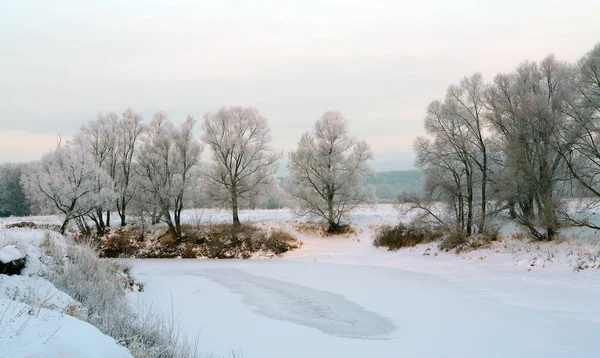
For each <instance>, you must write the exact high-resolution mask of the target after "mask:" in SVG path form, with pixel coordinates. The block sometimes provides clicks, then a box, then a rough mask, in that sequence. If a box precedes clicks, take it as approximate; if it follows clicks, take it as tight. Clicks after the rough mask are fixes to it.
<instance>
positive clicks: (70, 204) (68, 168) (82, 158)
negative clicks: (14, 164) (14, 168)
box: [22, 143, 114, 233]
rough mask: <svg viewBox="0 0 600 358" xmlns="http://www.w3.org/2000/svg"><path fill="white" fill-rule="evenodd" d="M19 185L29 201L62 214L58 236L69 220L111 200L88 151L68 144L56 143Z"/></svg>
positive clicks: (105, 181) (105, 177) (107, 181)
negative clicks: (21, 185) (53, 148)
mask: <svg viewBox="0 0 600 358" xmlns="http://www.w3.org/2000/svg"><path fill="white" fill-rule="evenodd" d="M22 183H23V187H24V188H25V191H26V193H27V196H28V198H29V199H30V200H31V201H33V202H36V203H38V205H40V207H42V208H44V209H46V210H51V209H53V208H54V209H55V210H58V211H60V212H61V213H63V215H64V220H63V223H62V225H61V227H60V232H61V233H64V232H65V230H66V228H67V225H68V224H69V222H70V221H71V220H73V219H81V218H83V217H84V216H86V215H88V214H90V213H91V212H93V211H94V210H96V208H98V207H102V206H104V205H107V204H108V203H110V202H111V201H112V200H114V192H113V191H112V188H113V184H112V180H111V178H110V176H109V175H108V174H107V173H106V171H105V170H103V169H102V168H100V166H98V165H97V164H96V162H95V161H94V158H93V157H92V156H91V154H90V153H89V152H87V151H85V150H83V149H82V148H81V147H78V146H77V145H75V144H71V143H69V144H67V145H61V144H59V145H58V146H57V148H56V150H54V151H53V152H50V153H48V154H46V155H44V156H43V157H42V159H41V160H40V161H38V162H34V163H31V164H30V165H29V166H28V167H27V168H26V170H25V171H24V173H23V176H22Z"/></svg>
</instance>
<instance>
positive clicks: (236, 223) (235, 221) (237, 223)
mask: <svg viewBox="0 0 600 358" xmlns="http://www.w3.org/2000/svg"><path fill="white" fill-rule="evenodd" d="M231 208H232V210H233V226H234V227H240V226H242V224H241V223H240V217H239V215H238V204H237V198H235V199H234V200H233V204H232V207H231Z"/></svg>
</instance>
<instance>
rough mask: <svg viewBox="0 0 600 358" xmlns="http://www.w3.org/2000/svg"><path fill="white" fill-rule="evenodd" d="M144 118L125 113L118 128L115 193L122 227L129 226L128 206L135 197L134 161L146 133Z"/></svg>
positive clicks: (132, 113) (128, 110) (136, 114)
mask: <svg viewBox="0 0 600 358" xmlns="http://www.w3.org/2000/svg"><path fill="white" fill-rule="evenodd" d="M141 122H142V116H141V115H140V114H139V113H137V112H135V111H134V110H132V109H127V110H125V112H123V115H122V117H121V120H119V122H118V124H117V126H116V137H117V141H116V142H117V143H116V151H115V152H116V160H115V163H116V168H115V178H114V179H115V191H116V192H117V202H116V207H117V212H118V214H119V217H120V218H121V226H125V225H126V224H127V205H128V204H129V203H130V202H131V200H132V199H133V197H134V195H135V189H136V188H135V186H134V183H135V180H134V175H135V172H134V170H133V164H134V161H133V159H134V158H135V154H136V150H137V149H138V144H139V139H140V137H141V135H142V134H143V133H144V126H143V125H142V123H141Z"/></svg>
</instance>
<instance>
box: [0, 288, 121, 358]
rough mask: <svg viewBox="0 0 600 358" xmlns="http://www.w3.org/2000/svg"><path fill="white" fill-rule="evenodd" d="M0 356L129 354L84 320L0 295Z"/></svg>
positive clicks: (61, 357) (100, 356) (118, 356)
mask: <svg viewBox="0 0 600 358" xmlns="http://www.w3.org/2000/svg"><path fill="white" fill-rule="evenodd" d="M0 357H11V358H19V357H48V358H54V357H56V358H65V357H89V358H93V357H98V358H104V357H114V358H126V357H131V354H130V353H129V351H128V350H127V349H126V348H125V347H122V346H120V345H118V344H116V342H115V340H114V339H112V338H110V337H108V336H105V335H104V334H102V333H101V332H100V331H98V329H97V328H96V327H94V326H92V325H90V324H88V323H85V322H83V321H80V320H78V319H76V318H73V317H71V316H68V315H65V314H61V313H59V312H56V311H52V310H48V309H44V308H40V309H39V311H35V312H31V306H29V305H26V304H23V303H18V302H15V301H11V300H8V299H0Z"/></svg>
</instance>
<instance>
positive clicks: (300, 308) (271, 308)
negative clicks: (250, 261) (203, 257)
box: [200, 269, 396, 339]
mask: <svg viewBox="0 0 600 358" xmlns="http://www.w3.org/2000/svg"><path fill="white" fill-rule="evenodd" d="M200 275H202V276H205V277H206V278H208V279H210V280H211V281H213V282H216V283H219V284H221V285H223V286H225V287H227V288H229V289H231V290H233V291H234V292H236V293H239V294H241V295H242V296H244V302H246V303H247V304H249V305H252V306H255V307H257V308H258V311H257V312H258V313H259V314H262V315H264V316H266V317H270V318H275V319H279V320H284V321H289V322H292V323H296V324H300V325H303V326H308V327H313V328H316V329H318V330H320V331H322V332H323V333H327V334H330V335H334V336H340V337H347V338H363V339H368V338H387V337H388V335H389V334H390V333H391V332H393V331H394V330H395V329H396V327H395V326H394V324H393V323H392V322H391V320H389V319H388V318H385V317H382V316H379V315H377V314H376V313H373V312H369V311H367V310H365V309H364V308H363V307H361V306H359V305H358V304H356V303H354V302H352V301H349V300H348V299H346V298H345V297H344V296H342V295H338V294H334V293H331V292H326V291H320V290H316V289H312V288H308V287H304V286H300V285H296V284H293V283H289V282H285V281H281V280H276V279H270V278H266V277H260V276H255V275H251V274H248V273H244V272H242V271H240V270H237V269H210V270H203V271H200Z"/></svg>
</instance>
